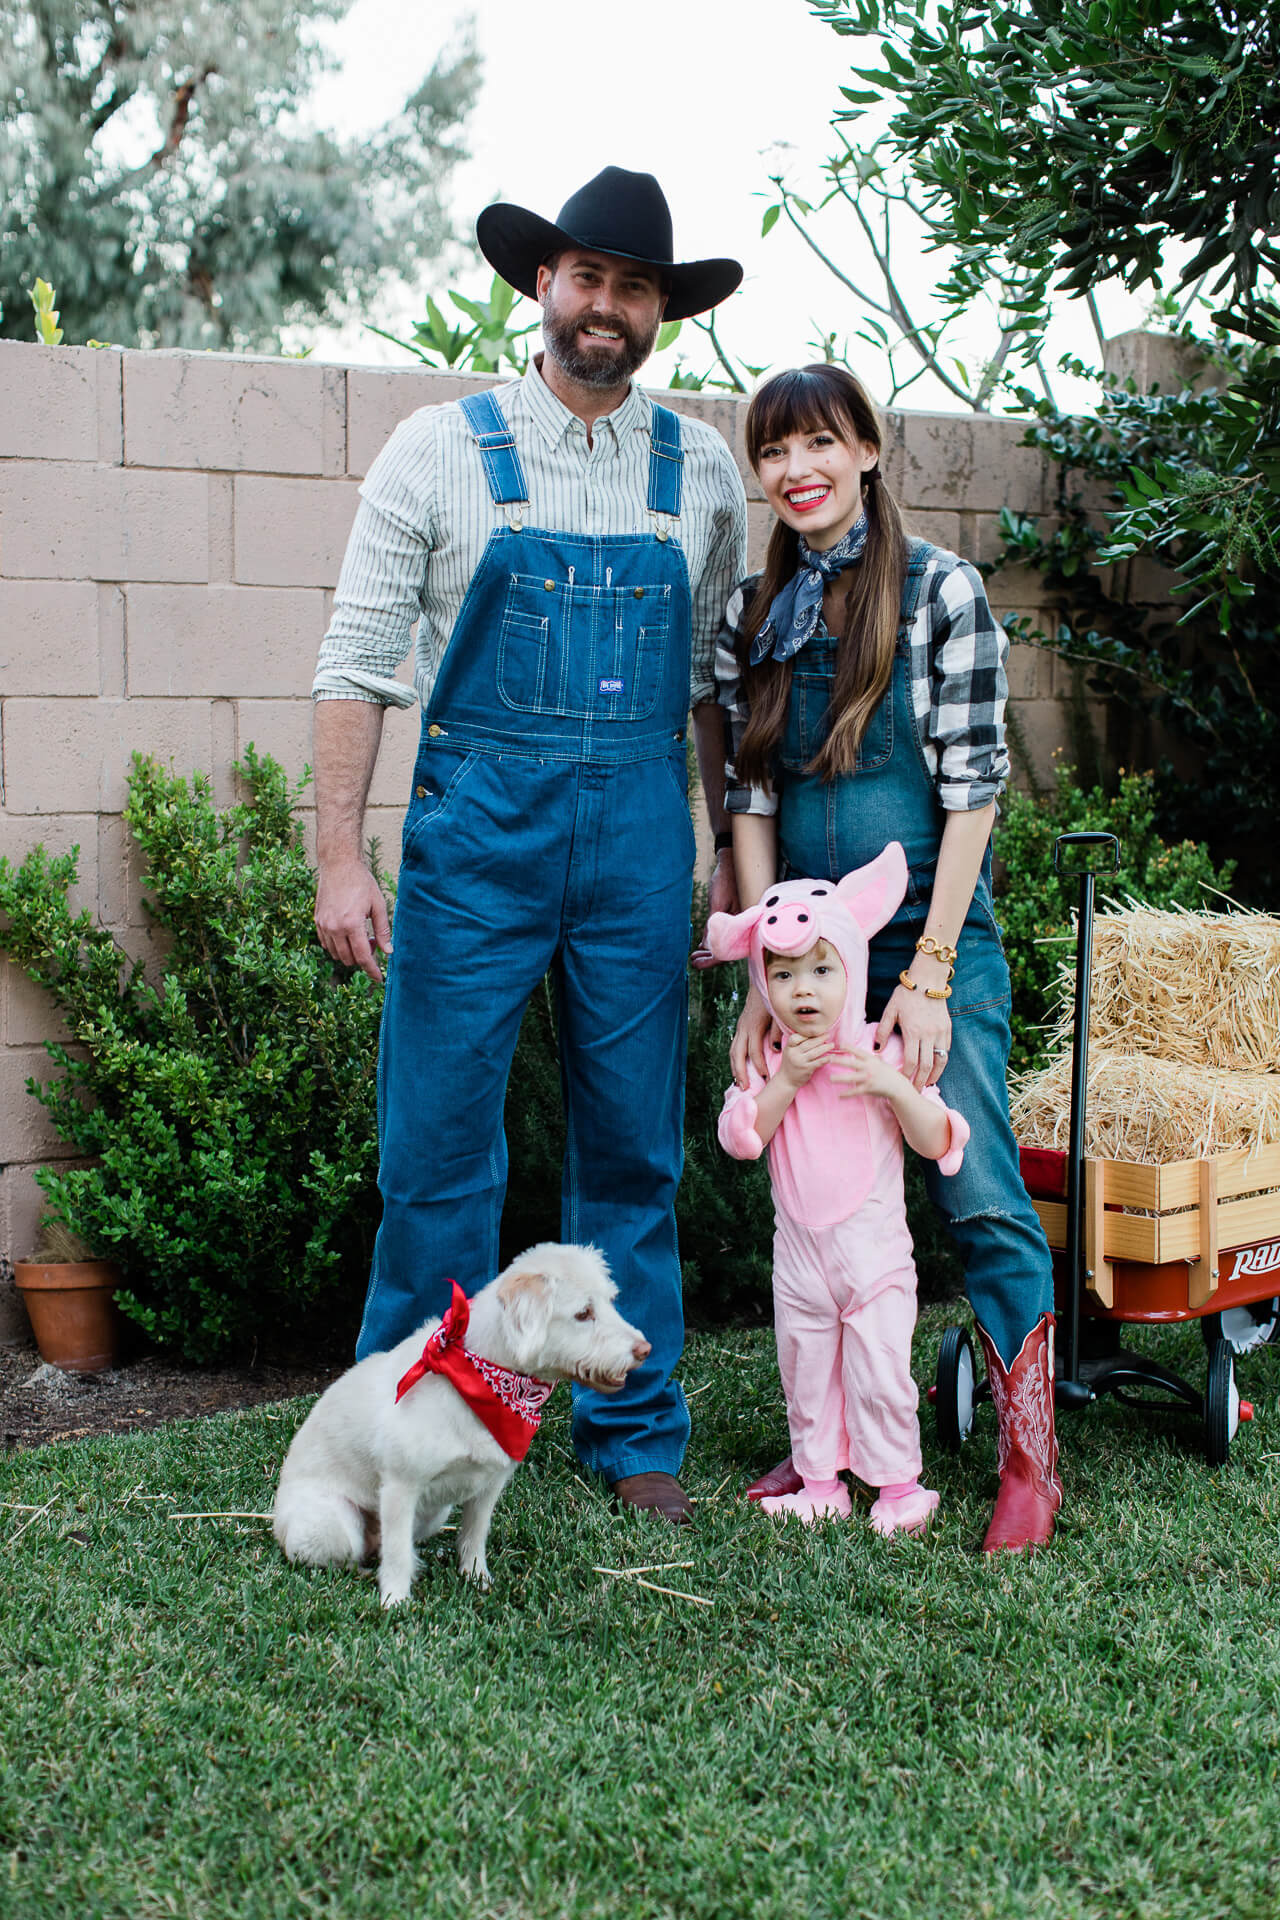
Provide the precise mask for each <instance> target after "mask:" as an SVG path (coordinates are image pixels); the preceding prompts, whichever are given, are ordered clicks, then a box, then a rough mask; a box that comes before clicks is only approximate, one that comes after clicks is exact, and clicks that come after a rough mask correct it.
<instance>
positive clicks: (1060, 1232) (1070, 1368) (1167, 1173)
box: [929, 833, 1280, 1466]
mask: <svg viewBox="0 0 1280 1920" xmlns="http://www.w3.org/2000/svg"><path fill="white" fill-rule="evenodd" d="M1107 843H1109V844H1110V850H1111V854H1112V866H1111V868H1110V871H1111V872H1115V870H1116V867H1117V866H1118V864H1119V843H1118V841H1117V840H1116V838H1115V836H1114V835H1113V834H1104V833H1069V834H1062V835H1060V836H1059V838H1058V840H1057V842H1056V843H1055V846H1054V867H1055V869H1056V870H1057V871H1058V872H1060V873H1063V874H1064V875H1069V876H1070V877H1073V878H1078V879H1079V880H1080V883H1081V892H1080V909H1079V922H1078V927H1077V936H1076V986H1075V1012H1074V1032H1073V1039H1072V1061H1071V1119H1070V1132H1069V1145H1068V1148H1067V1150H1066V1151H1065V1152H1059V1151H1054V1150H1049V1149H1045V1148H1035V1147H1023V1148H1022V1149H1021V1150H1020V1153H1021V1162H1022V1177H1023V1180H1024V1182H1025V1184H1026V1187H1027V1191H1028V1192H1029V1193H1030V1195H1031V1197H1032V1200H1033V1202H1034V1204H1035V1209H1036V1212H1037V1213H1038V1214H1039V1216H1040V1219H1041V1222H1042V1223H1043V1226H1044V1229H1045V1234H1046V1236H1047V1238H1048V1241H1049V1245H1050V1248H1051V1249H1052V1250H1053V1267H1054V1292H1055V1302H1056V1307H1057V1316H1058V1335H1057V1367H1056V1379H1055V1384H1054V1398H1055V1401H1056V1403H1057V1405H1058V1406H1059V1407H1065V1408H1076V1407H1081V1406H1087V1405H1089V1404H1090V1403H1092V1402H1093V1401H1094V1400H1096V1399H1097V1397H1098V1396H1099V1395H1100V1394H1103V1393H1113V1394H1115V1396H1116V1397H1117V1399H1120V1400H1123V1401H1125V1402H1126V1403H1128V1404H1136V1405H1142V1406H1145V1407H1154V1408H1157V1409H1158V1408H1160V1407H1164V1408H1167V1409H1177V1410H1182V1409H1183V1408H1190V1409H1191V1410H1192V1411H1193V1412H1195V1413H1196V1414H1198V1415H1199V1417H1200V1420H1201V1423H1202V1429H1203V1436H1204V1451H1205V1457H1206V1458H1207V1459H1208V1461H1209V1462H1210V1463H1211V1464H1212V1465H1215V1466H1221V1465H1222V1464H1224V1463H1225V1461H1226V1459H1227V1456H1228V1453H1229V1451H1230V1447H1231V1442H1232V1440H1233V1438H1234V1437H1235V1433H1236V1430H1237V1427H1238V1425H1239V1423H1240V1421H1241V1420H1248V1419H1251V1418H1252V1417H1253V1409H1252V1407H1251V1406H1250V1405H1249V1403H1248V1401H1246V1400H1242V1399H1241V1398H1240V1395H1239V1391H1238V1389H1237V1386H1236V1378H1235V1363H1236V1360H1237V1358H1238V1357H1239V1355H1241V1354H1243V1353H1247V1352H1249V1351H1250V1350H1251V1349H1253V1348H1254V1347H1258V1346H1262V1345H1264V1344H1265V1343H1266V1342H1268V1341H1269V1340H1271V1339H1272V1337H1273V1336H1274V1334H1275V1332H1276V1329H1277V1324H1278V1323H1280V1146H1271V1147H1264V1148H1262V1149H1260V1150H1259V1151H1257V1152H1255V1153H1242V1152H1228V1153H1217V1154H1210V1155H1207V1156H1205V1157H1204V1158H1203V1159H1199V1160H1177V1161H1170V1162H1166V1163H1164V1164H1162V1165H1158V1166H1143V1165H1138V1164H1136V1163H1133V1162H1129V1161H1123V1160H1102V1159H1088V1158H1086V1157H1085V1153H1084V1119H1085V1111H1084V1107H1085V1087H1086V1084H1087V1082H1086V1066H1087V1057H1088V1044H1089V973H1090V966H1091V961H1092V943H1093V904H1094V902H1093V894H1094V880H1095V877H1096V874H1097V869H1087V868H1083V869H1082V868H1069V867H1067V866H1065V865H1064V864H1063V857H1064V854H1066V853H1067V852H1068V851H1069V850H1074V849H1081V850H1083V849H1085V848H1088V847H1092V848H1101V847H1103V846H1105V845H1106V844H1107ZM1183 1320H1197V1321H1199V1323H1200V1330H1201V1333H1202V1335H1203V1338H1204V1345H1205V1350H1206V1354H1207V1373H1206V1380H1205V1386H1204V1389H1203V1391H1201V1390H1200V1389H1199V1388H1197V1387H1194V1386H1192V1385H1191V1383H1190V1382H1189V1381H1187V1380H1184V1379H1183V1378H1182V1376H1181V1375H1179V1374H1177V1373H1174V1372H1172V1371H1171V1370H1170V1369H1169V1368H1168V1367H1165V1366H1162V1365H1161V1364H1160V1363H1159V1362H1158V1361H1156V1360H1152V1359H1150V1358H1149V1357H1148V1356H1146V1355H1144V1354H1141V1353H1137V1352H1134V1351H1132V1350H1130V1349H1129V1348H1128V1347H1126V1346H1125V1345H1124V1344H1123V1343H1122V1340H1121V1331H1122V1329H1123V1328H1124V1327H1125V1326H1134V1325H1143V1326H1149V1325H1163V1324H1167V1323H1170V1322H1175V1321H1183ZM989 1392H990V1389H989V1386H988V1384H987V1382H986V1381H985V1380H981V1381H980V1380H978V1378H977V1375H976V1369H975V1362H974V1351H973V1344H972V1342H971V1340H970V1338H969V1335H968V1333H967V1332H966V1331H965V1330H964V1329H963V1328H961V1327H948V1328H947V1330H946V1332H945V1333H944V1335H943V1338H942V1346H941V1349H940V1351H939V1355H938V1372H937V1382H936V1385H935V1386H934V1387H933V1389H932V1390H931V1392H930V1396H929V1397H930V1399H932V1400H933V1402H934V1407H935V1411H936V1414H937V1422H938V1435H939V1438H940V1439H941V1441H942V1443H943V1445H944V1446H946V1447H948V1448H949V1449H950V1450H952V1451H956V1450H958V1449H959V1447H960V1445H961V1444H962V1442H963V1441H964V1439H965V1438H966V1436H967V1434H968V1432H969V1429H970V1427H971V1426H972V1423H973V1409H974V1407H975V1405H977V1404H978V1402H980V1401H981V1400H983V1399H986V1398H987V1397H988V1396H989ZM1153 1396H1154V1397H1153Z"/></svg>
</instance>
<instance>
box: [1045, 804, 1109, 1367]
mask: <svg viewBox="0 0 1280 1920" xmlns="http://www.w3.org/2000/svg"><path fill="white" fill-rule="evenodd" d="M1091 848H1093V849H1099V850H1101V849H1103V848H1109V849H1110V853H1111V865H1110V866H1109V867H1104V866H1093V865H1070V866H1069V865H1068V864H1067V859H1064V857H1063V856H1064V852H1065V853H1066V855H1067V858H1068V859H1069V858H1073V857H1074V856H1076V855H1077V854H1078V855H1083V854H1085V853H1086V851H1087V850H1088V849H1091ZM1053 866H1054V872H1055V873H1058V874H1060V875H1061V876H1062V878H1063V879H1078V880H1079V882H1080V904H1079V907H1078V908H1077V913H1076V982H1075V1008H1074V1013H1073V1018H1072V1042H1071V1119H1070V1127H1069V1138H1068V1148H1067V1275H1068V1285H1069V1289H1070V1291H1069V1295H1068V1306H1067V1325H1066V1329H1065V1332H1066V1339H1065V1341H1064V1343H1063V1344H1064V1347H1065V1352H1064V1353H1063V1355H1062V1359H1063V1366H1062V1371H1061V1376H1060V1378H1059V1380H1058V1382H1057V1396H1058V1398H1059V1399H1060V1400H1061V1401H1063V1402H1064V1403H1065V1404H1067V1405H1075V1404H1078V1403H1079V1400H1080V1398H1081V1394H1082V1385H1083V1383H1082V1382H1081V1380H1080V1307H1081V1300H1082V1296H1083V1293H1084V1285H1085V1272H1084V1262H1085V1252H1084V1121H1085V1101H1086V1098H1087V1087H1088V1073H1089V985H1090V981H1089V976H1090V972H1091V970H1092V966H1093V889H1094V881H1095V879H1096V878H1097V877H1098V876H1099V875H1100V874H1101V875H1102V876H1104V877H1105V876H1106V875H1107V874H1108V873H1116V872H1118V871H1119V867H1120V842H1119V840H1118V839H1117V838H1116V836H1115V834H1114V833H1060V834H1059V835H1058V837H1057V839H1056V840H1055V841H1054V843H1053Z"/></svg>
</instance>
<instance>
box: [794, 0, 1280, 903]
mask: <svg viewBox="0 0 1280 1920" xmlns="http://www.w3.org/2000/svg"><path fill="white" fill-rule="evenodd" d="M810 6H811V10H812V11H813V12H814V13H816V14H818V15H819V16H820V17H821V18H823V19H824V20H826V21H827V22H828V24H829V25H830V26H831V27H832V28H833V29H834V31H835V32H836V34H838V35H839V36H841V37H842V39H843V41H844V44H845V45H846V46H849V45H850V43H853V52H854V60H853V73H852V74H851V75H850V79H851V82H852V84H851V85H850V86H849V87H848V88H847V89H845V94H844V97H845V103H846V104H845V107H844V109H842V111H841V115H840V119H841V121H842V123H843V124H845V125H852V126H853V127H854V128H855V137H856V123H857V122H858V120H859V117H860V116H861V115H862V114H863V113H865V112H866V111H867V109H868V108H870V107H872V106H874V107H875V108H876V109H877V110H878V112H880V113H881V114H883V112H884V111H885V110H886V109H887V112H888V120H887V131H885V132H884V133H883V134H881V135H880V136H879V146H880V149H881V150H883V151H884V152H885V153H886V155H887V156H888V158H889V159H890V160H891V162H892V163H893V164H896V165H899V166H902V167H904V168H906V169H907V171H908V173H909V176H910V178H911V180H912V182H913V183H914V196H915V200H916V205H917V207H918V209H919V214H920V218H921V220H922V222H923V224H924V228H925V230H926V232H927V235H928V240H929V244H930V245H931V246H932V247H933V248H935V249H937V250H938V257H939V268H940V275H939V282H938V288H937V291H938V295H939V297H940V299H941V300H942V301H943V303H944V305H945V307H946V309H947V310H948V311H952V312H960V311H963V310H964V308H965V307H966V305H967V304H969V303H970V302H972V301H973V300H974V299H976V298H977V297H978V296H979V294H980V293H981V292H982V291H983V290H984V289H986V288H988V287H989V286H990V285H991V284H993V283H996V284H1000V283H1003V282H1005V281H1007V279H1008V276H1009V275H1010V274H1011V273H1014V274H1017V275H1019V276H1021V285H1020V291H1019V292H1018V294H1017V296H1016V297H1015V298H1013V299H1011V300H1009V301H1008V302H1007V305H1006V308H1005V320H1006V325H1007V326H1008V327H1009V328H1010V329H1011V330H1012V332H1013V334H1014V338H1015V344H1014V348H1013V352H1012V354H1011V356H1010V368H1011V369H1012V368H1014V367H1016V365H1017V362H1018V361H1019V360H1021V361H1022V362H1023V364H1024V365H1032V364H1034V363H1036V362H1037V360H1038V356H1039V354H1040V351H1041V348H1042V346H1043V343H1044V338H1045V331H1046V328H1047V325H1048V318H1049V312H1050V307H1051V305H1055V304H1056V305H1057V307H1058V308H1059V309H1061V307H1062V305H1063V303H1064V301H1065V302H1067V303H1070V302H1071V301H1072V300H1074V301H1078V302H1079V303H1081V305H1082V306H1083V307H1084V308H1086V309H1087V311H1088V314H1089V316H1090V319H1091V320H1092V324H1093V329H1094V332H1095V335H1096V337H1097V340H1098V342H1099V345H1101V341H1102V328H1101V323H1100V320H1099V316H1098V308H1097V305H1096V301H1095V293H1096V290H1097V289H1099V288H1100V287H1102V286H1104V285H1106V284H1108V283H1120V284H1122V285H1123V286H1125V287H1126V288H1127V289H1129V290H1131V291H1142V290H1148V291H1149V292H1150V294H1151V296H1152V302H1153V308H1154V310H1155V313H1156V314H1157V316H1158V317H1159V320H1160V321H1161V323H1162V324H1164V325H1166V326H1169V327H1170V328H1172V330H1173V331H1175V332H1176V333H1178V334H1179V335H1180V336H1181V340H1182V362H1183V365H1184V366H1185V367H1186V368H1188V369H1189V373H1188V377H1187V379H1186V381H1185V383H1184V381H1183V380H1182V379H1178V380H1177V381H1175V382H1174V384H1173V387H1172V390H1169V391H1161V390H1160V389H1159V388H1158V387H1157V388H1155V389H1153V390H1152V391H1151V392H1149V393H1141V392H1138V391H1137V390H1136V388H1135V386H1134V383H1133V382H1132V381H1121V380H1118V379H1115V378H1109V377H1104V376H1102V375H1100V374H1098V372H1097V369H1096V367H1095V368H1090V367H1088V366H1087V365H1086V364H1085V363H1084V361H1083V359H1082V358H1081V357H1080V353H1079V352H1077V354H1076V355H1075V356H1073V357H1072V358H1071V359H1070V360H1069V361H1067V362H1066V363H1064V364H1066V365H1067V366H1068V368H1069V370H1070V371H1071V372H1072V373H1073V374H1076V375H1084V374H1089V373H1094V374H1095V376H1096V377H1097V378H1098V379H1099V382H1100V390H1099V391H1100V397H1099V401H1098V405H1097V412H1096V416H1095V417H1094V418H1092V419H1075V418H1071V417H1069V416H1068V415H1066V414H1064V413H1062V412H1060V411H1059V410H1058V408H1057V407H1056V406H1055V405H1054V404H1053V402H1052V399H1051V398H1049V397H1047V396H1046V395H1045V394H1044V393H1043V391H1036V390H1034V389H1033V388H1032V387H1031V386H1028V385H1024V386H1019V385H1017V382H1016V378H1015V377H1010V378H1009V379H1008V385H1009V387H1010V389H1011V391H1012V394H1013V397H1014V399H1015V401H1016V402H1017V403H1018V405H1019V406H1020V407H1021V409H1022V410H1023V411H1025V412H1026V413H1028V414H1030V415H1032V416H1033V424H1032V426H1031V427H1030V428H1029V430H1028V436H1027V438H1028V442H1029V443H1030V444H1032V445H1035V446H1037V447H1039V448H1040V449H1041V450H1042V451H1044V452H1045V453H1047V454H1048V455H1049V456H1050V458H1051V459H1052V460H1053V461H1054V462H1055V464H1056V467H1057V471H1058V495H1057V499H1056V501H1055V503H1054V507H1055V517H1054V520H1053V521H1052V522H1051V523H1048V524H1047V525H1046V524H1045V523H1041V522H1037V521H1035V520H1033V519H1029V518H1026V517H1023V516H1019V515H1016V514H1006V515H1005V516H1004V520H1005V534H1006V553H1005V556H1004V557H1005V558H1006V559H1007V560H1015V561H1022V562H1024V563H1027V562H1029V563H1030V564H1032V565H1034V566H1036V567H1038V568H1039V569H1040V570H1041V571H1042V572H1043V574H1044V576H1045V579H1046V582H1047V584H1048V585H1049V588H1050V590H1051V594H1052V597H1053V601H1054V604H1055V606H1056V608H1057V610H1058V623H1057V625H1056V627H1055V628H1054V630H1053V631H1051V632H1048V633H1044V632H1037V631H1035V630H1031V629H1029V628H1027V627H1026V626H1025V624H1024V626H1023V627H1022V628H1021V629H1020V630H1019V632H1018V637H1019V638H1022V639H1027V640H1038V641H1039V642H1040V643H1041V644H1043V645H1045V646H1047V647H1049V648H1051V649H1052V650H1053V651H1055V652H1057V653H1059V654H1061V655H1063V656H1065V657H1067V658H1069V659H1071V660H1073V661H1077V662H1080V663H1082V664H1083V665H1084V666H1085V667H1086V668H1087V669H1088V671H1089V676H1090V680H1091V684H1092V685H1093V686H1094V687H1095V689H1097V690H1099V691H1104V692H1107V693H1109V694H1111V695H1113V696H1115V697H1114V698H1113V700H1112V703H1111V712H1112V714H1113V716H1114V715H1116V714H1123V712H1124V711H1125V710H1126V709H1128V710H1129V711H1130V712H1131V713H1133V714H1135V715H1136V716H1137V718H1138V720H1139V721H1140V722H1141V725H1140V726H1139V727H1138V729H1137V731H1135V732H1133V733H1132V734H1131V739H1141V737H1142V727H1144V726H1145V719H1144V718H1143V716H1144V715H1145V713H1146V711H1148V710H1149V711H1151V712H1152V713H1154V715H1155V717H1156V718H1157V719H1158V720H1159V721H1160V722H1161V723H1162V724H1163V726H1164V728H1165V731H1166V738H1168V739H1169V740H1170V741H1171V742H1172V744H1173V747H1174V749H1175V753H1174V756H1173V758H1171V759H1170V760H1167V761H1166V762H1165V763H1164V764H1163V766H1162V768H1161V769H1160V770H1159V780H1158V784H1157V799H1158V804H1159V807H1160V818H1161V824H1162V827H1163V829H1164V830H1165V831H1166V832H1171V831H1172V832H1177V833H1190V834H1192V835H1194V836H1195V837H1197V838H1200V837H1203V838H1204V839H1205V840H1206V841H1208V843H1209V844H1210V846H1211V847H1212V848H1213V850H1214V853H1215V855H1216V856H1217V857H1222V856H1223V855H1224V854H1226V855H1230V856H1232V857H1234V858H1236V859H1238V861H1239V862H1240V884H1241V885H1242V887H1243V889H1244V891H1245V892H1246V894H1247V895H1248V896H1250V897H1252V898H1253V899H1255V900H1257V901H1259V902H1260V903H1271V904H1274V900H1275V893H1276V888H1277V886H1280V862H1278V861H1277V859H1276V856H1275V852H1274V832H1273V831H1272V824H1273V822H1274V786H1275V779H1274V766H1275V759H1276V754H1277V751H1278V750H1280V719H1278V718H1277V715H1278V713H1280V645H1278V644H1277V641H1278V639H1280V635H1278V634H1277V625H1276V608H1277V606H1278V605H1280V532H1278V529H1280V304H1278V303H1277V269H1280V175H1278V168H1277V162H1278V161H1280V7H1277V5H1276V4H1275V0H1268V4H1266V5H1263V6H1258V5H1256V4H1255V3H1253V0H1251V3H1250V4H1236V0H997V3H996V4H980V3H979V0H971V3H970V4H967V5H954V6H952V5H934V4H930V0H810ZM877 124H878V123H877ZM1083 318H1084V316H1083V315H1082V319H1083ZM1084 332H1085V334H1086V336H1087V332H1088V326H1087V323H1086V326H1085V329H1084ZM1081 351H1087V349H1082V350H1081ZM1100 499H1101V501H1102V503H1103V505H1102V510H1101V512H1099V510H1098V502H1099V500H1100ZM1151 560H1154V561H1157V562H1159V563H1161V564H1162V565H1163V566H1165V567H1166V568H1169V569H1171V570H1172V571H1171V576H1170V589H1169V597H1168V600H1167V604H1166V605H1162V606H1161V607H1159V608H1158V609H1157V610H1156V611H1155V612H1154V613H1153V611H1152V608H1151V606H1150V605H1148V604H1145V603H1144V599H1149V598H1150V593H1149V590H1148V592H1147V594H1146V595H1145V596H1144V594H1143V593H1142V592H1133V593H1132V595H1131V586H1130V583H1131V581H1133V580H1137V579H1139V578H1140V575H1139V574H1137V573H1135V572H1133V571H1131V569H1130V567H1129V566H1128V565H1127V564H1126V563H1130V562H1143V561H1151ZM1149 578H1150V570H1149V569H1148V579H1149ZM1112 744H1113V748H1118V749H1119V757H1120V758H1122V759H1126V758H1128V753H1127V752H1126V749H1125V747H1124V745H1123V744H1122V743H1121V742H1119V741H1113V743H1112ZM1181 748H1185V749H1189V750H1190V754H1191V757H1190V758H1187V757H1185V755H1184V756H1182V757H1181V758H1179V757H1178V752H1177V751H1176V750H1177V749H1181ZM1131 763H1132V762H1131V761H1130V764H1131ZM1192 769H1194V778H1189V777H1188V774H1189V772H1190V771H1191V770H1192ZM1269 823H1271V824H1269Z"/></svg>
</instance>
